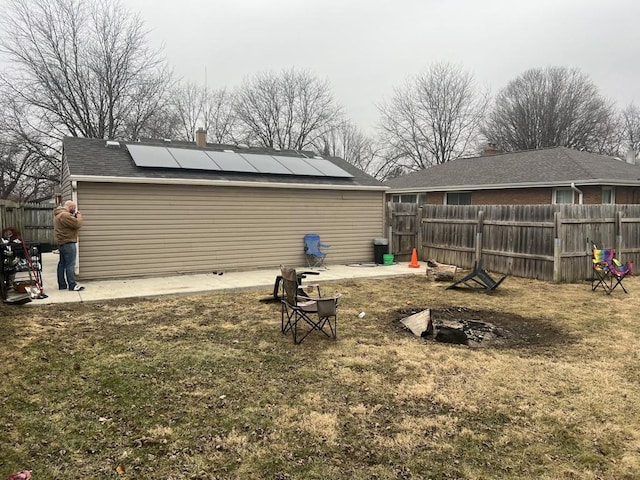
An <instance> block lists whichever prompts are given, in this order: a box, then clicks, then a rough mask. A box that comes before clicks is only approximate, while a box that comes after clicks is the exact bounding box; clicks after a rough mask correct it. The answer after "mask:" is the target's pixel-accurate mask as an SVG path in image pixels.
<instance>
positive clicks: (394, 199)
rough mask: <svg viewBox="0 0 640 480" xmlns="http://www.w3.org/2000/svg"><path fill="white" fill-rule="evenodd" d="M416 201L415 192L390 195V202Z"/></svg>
mask: <svg viewBox="0 0 640 480" xmlns="http://www.w3.org/2000/svg"><path fill="white" fill-rule="evenodd" d="M417 201H418V196H417V195H416V194H415V193H412V194H408V195H407V194H403V195H400V194H396V195H391V202H392V203H416V202H417Z"/></svg>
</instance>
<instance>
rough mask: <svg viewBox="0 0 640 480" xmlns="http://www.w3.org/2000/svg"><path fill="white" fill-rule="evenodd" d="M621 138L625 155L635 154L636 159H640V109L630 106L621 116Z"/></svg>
mask: <svg viewBox="0 0 640 480" xmlns="http://www.w3.org/2000/svg"><path fill="white" fill-rule="evenodd" d="M620 128H621V132H620V136H621V143H622V146H621V149H622V150H623V151H622V152H620V153H622V154H623V155H626V154H628V153H629V152H633V154H634V156H635V158H636V159H638V158H640V108H638V107H637V106H636V105H634V104H633V103H631V104H629V105H628V106H627V107H626V108H625V109H624V110H623V111H622V113H621V114H620Z"/></svg>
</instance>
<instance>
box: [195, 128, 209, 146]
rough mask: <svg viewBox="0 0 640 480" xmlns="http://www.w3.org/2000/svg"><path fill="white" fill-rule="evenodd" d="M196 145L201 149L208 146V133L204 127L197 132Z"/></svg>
mask: <svg viewBox="0 0 640 480" xmlns="http://www.w3.org/2000/svg"><path fill="white" fill-rule="evenodd" d="M196 145H197V146H198V147H200V148H204V147H206V146H207V131H206V130H205V129H204V128H202V127H200V128H199V129H198V130H197V131H196Z"/></svg>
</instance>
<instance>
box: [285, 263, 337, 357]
mask: <svg viewBox="0 0 640 480" xmlns="http://www.w3.org/2000/svg"><path fill="white" fill-rule="evenodd" d="M280 273H281V275H282V284H283V287H284V295H283V296H282V299H281V302H282V310H281V320H282V324H281V330H282V333H283V334H288V333H289V332H291V334H292V336H293V343H295V344H299V343H301V342H302V341H303V340H304V339H305V338H306V337H307V336H308V335H309V334H310V333H311V332H313V331H314V330H315V331H319V332H321V333H323V334H324V335H326V336H327V337H329V338H333V339H336V337H337V333H338V332H337V323H338V299H339V298H340V294H336V295H334V296H331V297H321V298H311V297H307V296H304V295H302V294H301V292H300V289H299V285H298V275H297V274H296V270H295V268H292V267H285V266H283V267H281V269H280Z"/></svg>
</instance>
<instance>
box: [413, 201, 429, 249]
mask: <svg viewBox="0 0 640 480" xmlns="http://www.w3.org/2000/svg"><path fill="white" fill-rule="evenodd" d="M415 221H416V230H417V233H418V235H417V236H416V243H417V244H418V245H417V247H418V257H419V258H418V259H419V260H425V259H426V258H427V256H426V255H425V254H424V251H423V246H422V205H419V206H418V210H417V211H416V220H415Z"/></svg>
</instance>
